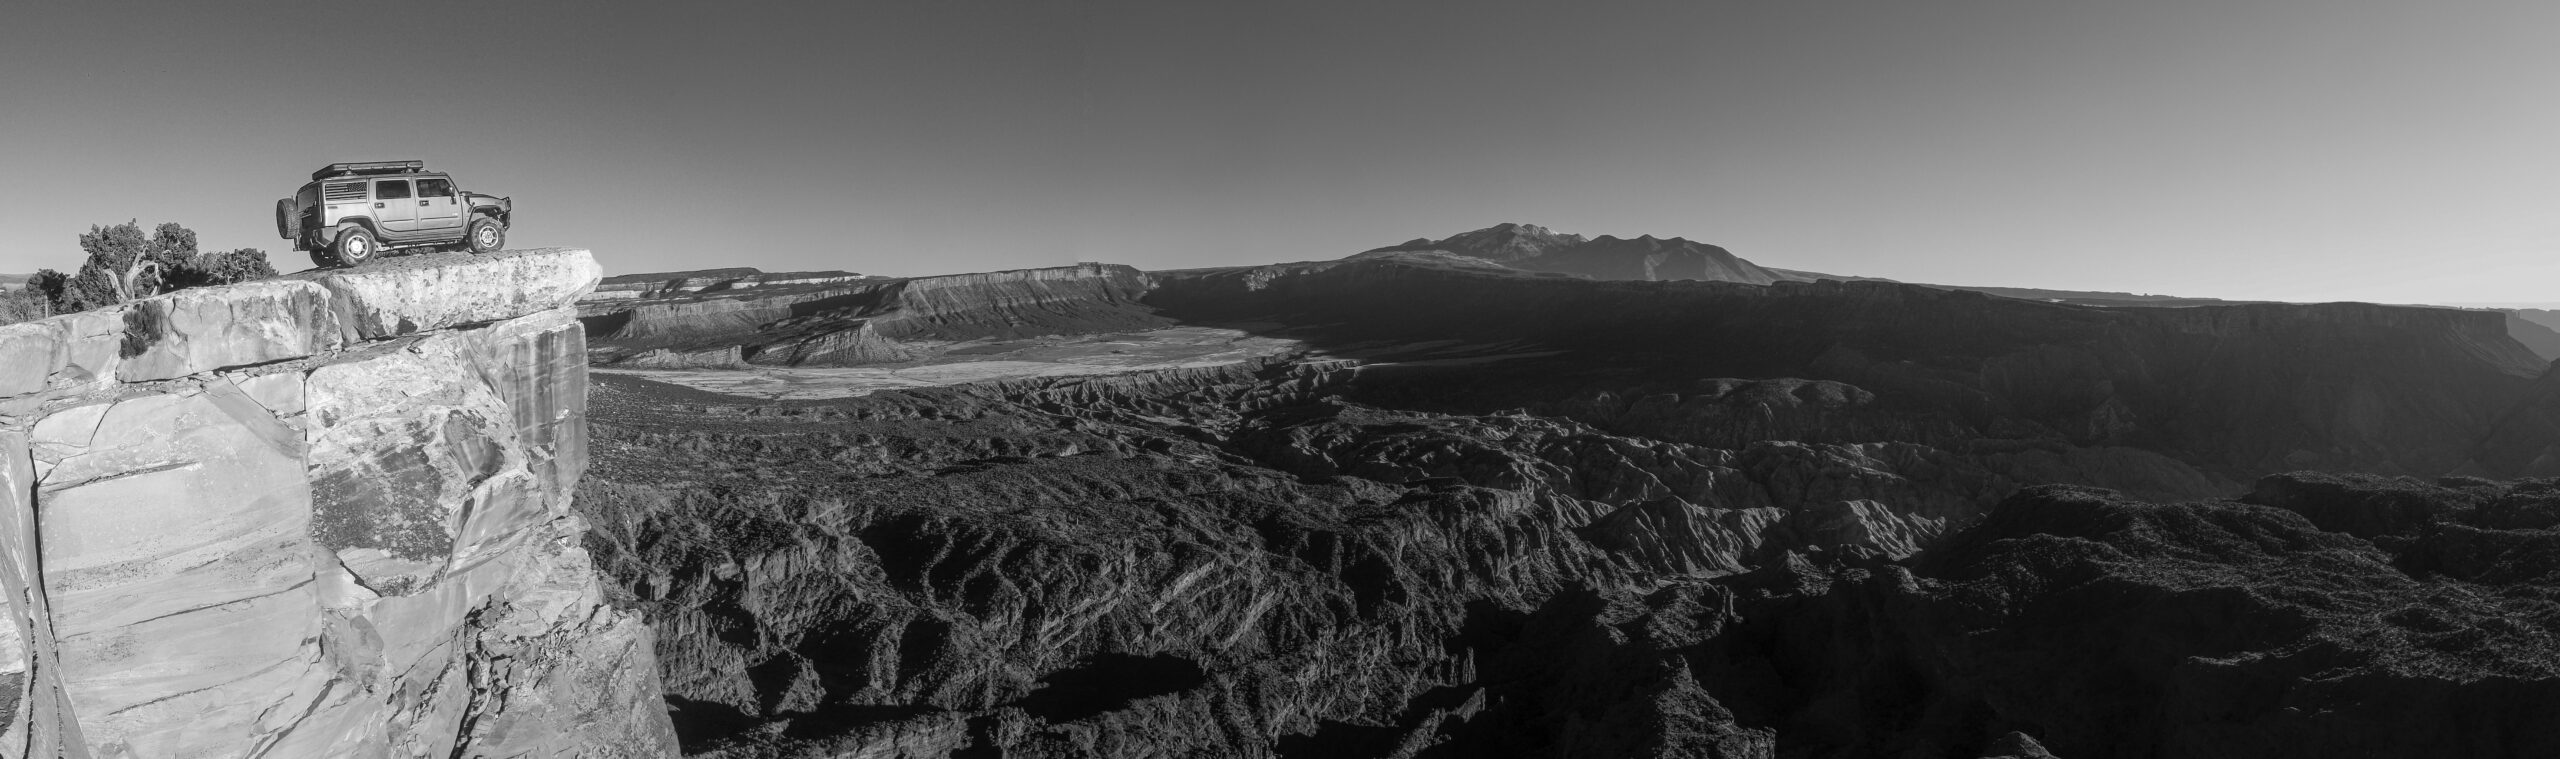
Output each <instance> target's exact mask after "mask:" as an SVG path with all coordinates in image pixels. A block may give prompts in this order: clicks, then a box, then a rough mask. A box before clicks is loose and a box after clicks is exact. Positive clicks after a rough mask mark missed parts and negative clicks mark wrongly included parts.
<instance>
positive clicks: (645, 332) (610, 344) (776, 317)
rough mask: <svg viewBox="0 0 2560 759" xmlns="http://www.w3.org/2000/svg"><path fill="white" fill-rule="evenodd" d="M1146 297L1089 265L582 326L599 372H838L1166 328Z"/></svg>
mask: <svg viewBox="0 0 2560 759" xmlns="http://www.w3.org/2000/svg"><path fill="white" fill-rule="evenodd" d="M652 276H655V275H652ZM1152 286H1153V283H1152V280H1150V279H1149V277H1148V276H1147V275H1146V274H1144V273H1142V272H1139V271H1138V270H1136V269H1132V268H1129V267H1126V266H1112V265H1100V264H1086V265H1079V266H1069V267H1058V268H1051V269H1025V270H1020V271H1004V272H990V273H984V274H960V275H952V276H944V277H919V278H914V279H883V280H862V281H858V282H854V283H850V284H845V283H836V284H815V285H798V286H783V285H771V286H764V287H758V288H756V289H755V290H753V291H749V292H743V293H724V292H717V291H715V292H712V293H709V294H703V295H697V296H694V297H675V298H651V299H647V300H644V301H634V302H629V303H620V302H602V303H591V304H589V305H588V306H587V307H586V308H585V309H584V310H583V311H582V312H581V317H582V318H583V319H584V320H585V321H586V323H587V325H588V334H589V336H590V337H591V338H592V339H593V340H594V341H595V344H596V346H597V347H598V349H599V350H598V351H597V355H596V361H597V362H598V363H604V364H616V365H623V366H634V367H670V366H672V367H709V366H726V367H736V366H746V365H754V364H763V365H778V366H837V365H855V364H871V363H885V362H895V361H903V360H907V359H910V358H914V357H916V356H919V355H923V353H924V352H926V351H929V350H932V349H933V348H934V347H935V346H940V345H945V344H949V343H955V342H961V341H968V340H979V339H989V338H1009V337H1027V336H1034V335H1055V334H1087V333H1096V332H1111V331H1118V330H1135V329H1147V328H1152V327H1160V326H1165V325H1168V324H1170V323H1171V322H1170V321H1169V320H1167V319H1163V318H1161V317H1157V316H1155V315H1154V314H1153V313H1152V311H1151V310H1150V309H1147V308H1145V307H1143V306H1141V305H1139V302H1138V301H1139V299H1140V298H1142V297H1143V296H1144V295H1145V294H1146V292H1147V291H1148V290H1149V289H1150V288H1151V287H1152Z"/></svg>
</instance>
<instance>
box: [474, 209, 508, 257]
mask: <svg viewBox="0 0 2560 759" xmlns="http://www.w3.org/2000/svg"><path fill="white" fill-rule="evenodd" d="M465 240H466V241H467V242H468V243H469V244H470V246H471V252H473V253H496V252H498V248H499V246H503V245H506V244H507V228H506V227H502V226H498V220H497V219H492V218H489V217H486V216H482V217H480V218H477V219H473V220H471V234H470V235H469V236H467V237H466V238H465Z"/></svg>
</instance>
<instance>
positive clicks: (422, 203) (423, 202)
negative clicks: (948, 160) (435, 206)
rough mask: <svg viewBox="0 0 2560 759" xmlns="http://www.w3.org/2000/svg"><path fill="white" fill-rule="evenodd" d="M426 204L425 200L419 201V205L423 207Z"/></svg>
mask: <svg viewBox="0 0 2560 759" xmlns="http://www.w3.org/2000/svg"><path fill="white" fill-rule="evenodd" d="M426 204H427V202H426V201H423V200H421V201H418V205H422V206H423V205H426Z"/></svg>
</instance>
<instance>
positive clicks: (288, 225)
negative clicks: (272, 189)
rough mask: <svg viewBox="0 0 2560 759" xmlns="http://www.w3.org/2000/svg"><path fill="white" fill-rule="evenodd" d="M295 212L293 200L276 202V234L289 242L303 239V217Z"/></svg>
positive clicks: (287, 199)
mask: <svg viewBox="0 0 2560 759" xmlns="http://www.w3.org/2000/svg"><path fill="white" fill-rule="evenodd" d="M293 210H294V209H293V199H292V198H284V199H281V200H277V201H276V234H279V235H283V236H284V239H287V240H299V239H302V215H301V214H297V213H294V212H293Z"/></svg>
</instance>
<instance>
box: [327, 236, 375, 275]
mask: <svg viewBox="0 0 2560 759" xmlns="http://www.w3.org/2000/svg"><path fill="white" fill-rule="evenodd" d="M329 252H331V253H334V254H336V256H337V259H338V263H341V264H345V265H347V266H356V265H359V264H362V263H364V262H366V261H371V260H373V257H374V256H375V255H376V254H379V253H381V252H382V244H381V243H379V242H375V241H374V239H373V233H372V232H368V231H365V228H363V227H348V228H347V231H344V232H339V233H338V242H337V244H334V245H331V246H329Z"/></svg>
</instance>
